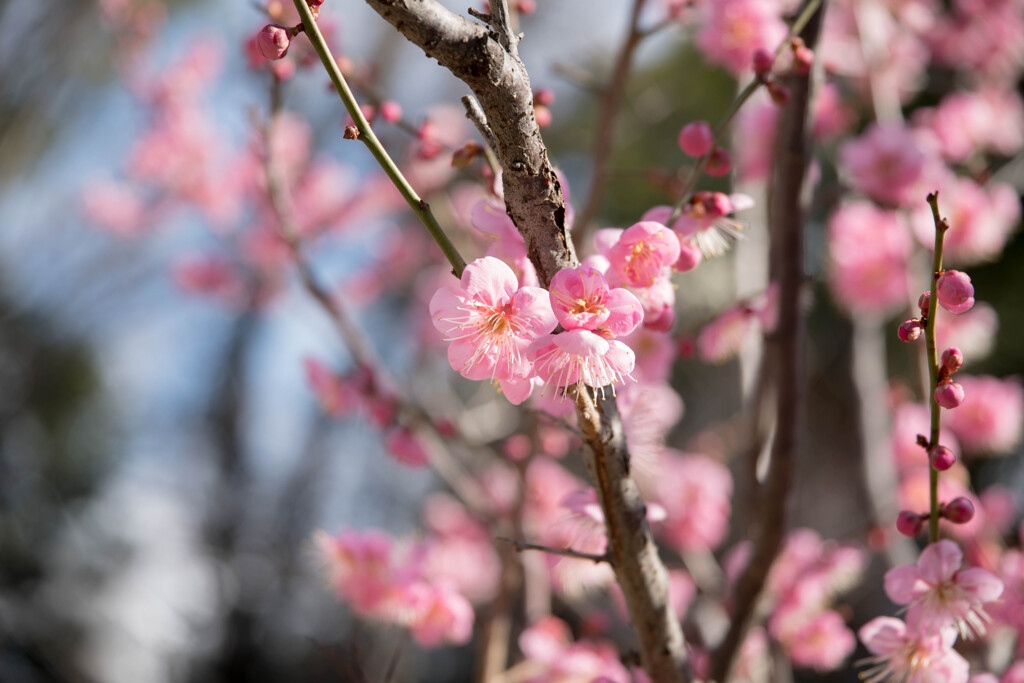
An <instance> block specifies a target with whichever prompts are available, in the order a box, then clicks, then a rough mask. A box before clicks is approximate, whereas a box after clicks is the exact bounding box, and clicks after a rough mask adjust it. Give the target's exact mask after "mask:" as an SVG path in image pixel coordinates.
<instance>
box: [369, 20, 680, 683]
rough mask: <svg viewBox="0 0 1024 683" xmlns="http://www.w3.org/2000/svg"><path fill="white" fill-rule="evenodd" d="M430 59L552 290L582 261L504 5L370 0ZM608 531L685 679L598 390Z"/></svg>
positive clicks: (651, 646) (613, 425)
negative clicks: (482, 12) (488, 148)
mask: <svg viewBox="0 0 1024 683" xmlns="http://www.w3.org/2000/svg"><path fill="white" fill-rule="evenodd" d="M366 2H367V4H369V5H370V6H371V7H372V8H373V9H374V10H376V11H377V13H378V14H380V15H381V16H382V17H384V18H385V19H386V20H387V21H388V22H390V23H391V24H392V25H394V27H395V28H396V29H398V30H399V31H400V32H401V33H402V34H403V35H404V36H405V37H406V38H408V39H409V40H410V41H411V42H413V43H415V44H416V45H418V46H419V47H421V48H422V49H423V51H424V52H426V54H427V55H428V56H429V57H432V58H434V59H436V60H437V61H438V62H439V63H440V64H441V65H442V66H445V67H447V68H448V69H449V70H450V71H451V72H452V73H453V74H455V76H457V77H458V78H460V79H461V80H462V81H464V82H465V83H466V84H467V85H468V86H469V87H470V89H471V90H472V91H473V93H474V94H475V95H476V97H477V99H478V100H479V101H480V106H481V108H482V109H483V111H484V115H485V116H486V119H487V121H488V124H489V127H490V129H491V131H492V133H493V135H494V141H495V153H496V154H497V156H498V160H499V162H500V163H501V167H502V182H503V186H504V191H505V206H506V210H507V211H508V214H509V216H510V217H511V218H512V220H513V222H514V223H515V224H516V227H517V228H518V229H519V232H520V233H522V235H523V238H524V239H525V240H526V250H527V254H528V255H529V257H530V260H531V261H532V262H533V265H534V267H535V268H536V270H537V275H538V276H539V277H540V279H541V281H542V282H543V283H544V284H545V285H547V284H548V283H550V281H551V278H552V277H553V276H554V274H555V273H557V272H558V271H559V270H561V269H562V268H565V267H572V266H576V265H578V261H577V260H576V254H575V251H574V249H573V245H572V242H571V240H570V239H569V234H568V232H567V230H566V226H565V203H564V200H563V198H562V189H561V187H560V186H559V183H558V178H557V177H556V176H555V173H554V170H553V169H552V168H551V164H550V162H549V161H548V155H547V150H546V148H545V147H544V142H543V140H542V139H541V135H540V129H539V127H538V126H537V121H536V118H535V117H534V112H533V91H532V89H531V87H530V78H529V75H528V74H527V73H526V68H525V67H524V66H523V63H522V62H521V61H520V59H519V55H518V51H517V47H516V46H517V43H518V38H516V37H515V36H514V35H513V33H512V30H511V27H510V26H509V25H508V8H507V2H506V0H491V6H492V8H493V9H492V12H491V14H490V16H488V17H487V21H488V23H489V24H490V26H485V25H482V24H476V23H474V22H472V21H471V20H469V19H466V18H465V17H461V16H459V15H457V14H455V13H453V12H451V11H449V10H447V9H445V8H444V7H442V6H441V5H439V4H438V3H437V2H436V1H435V0H366ZM576 407H577V414H578V416H579V421H580V425H581V431H582V433H583V436H584V443H585V444H586V449H585V451H586V456H587V466H588V467H589V469H590V471H591V475H592V477H593V479H594V481H595V484H596V487H597V490H598V495H599V498H600V501H601V507H602V508H603V510H604V515H605V524H606V526H607V530H608V556H609V561H610V562H611V563H612V566H613V567H614V569H615V574H616V577H617V579H618V582H619V585H620V586H621V588H622V592H623V595H624V597H625V599H626V605H627V606H628V607H629V611H630V614H631V616H632V618H633V625H634V628H635V629H636V633H637V640H638V646H639V649H640V655H641V658H642V660H643V663H644V668H645V669H646V670H647V672H648V674H649V675H650V677H651V679H652V680H653V681H656V682H658V683H662V682H663V681H664V682H674V681H684V680H687V678H688V676H687V674H686V671H685V670H686V647H685V642H684V641H683V635H682V630H681V628H680V625H679V620H678V619H677V618H676V615H675V614H674V612H673V610H672V608H671V606H670V605H669V602H668V579H667V572H666V571H665V567H664V565H663V564H662V563H661V560H660V558H659V557H658V552H657V548H656V546H655V544H654V539H653V538H652V537H651V532H650V528H649V527H648V525H647V518H646V508H645V506H644V502H643V500H642V498H641V497H640V493H639V490H638V489H637V485H636V481H635V480H634V479H633V478H632V475H631V473H630V463H629V453H628V451H627V449H626V443H625V436H624V434H623V431H622V421H621V419H620V417H619V414H618V409H617V407H616V405H615V399H614V398H608V399H602V400H600V401H599V400H597V399H595V397H594V396H593V394H592V392H589V391H588V392H581V393H580V395H579V396H578V397H577V399H576Z"/></svg>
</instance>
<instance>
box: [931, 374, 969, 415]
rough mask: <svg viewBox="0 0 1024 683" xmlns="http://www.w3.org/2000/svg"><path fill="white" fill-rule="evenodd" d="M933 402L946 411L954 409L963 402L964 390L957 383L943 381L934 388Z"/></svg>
mask: <svg viewBox="0 0 1024 683" xmlns="http://www.w3.org/2000/svg"><path fill="white" fill-rule="evenodd" d="M935 402H936V403H938V404H939V405H940V406H942V407H943V408H946V409H952V408H956V407H957V406H958V405H960V404H961V403H963V402H964V388H963V387H962V386H960V383H959V382H954V381H952V380H949V379H946V380H943V381H941V382H939V385H938V386H937V387H935Z"/></svg>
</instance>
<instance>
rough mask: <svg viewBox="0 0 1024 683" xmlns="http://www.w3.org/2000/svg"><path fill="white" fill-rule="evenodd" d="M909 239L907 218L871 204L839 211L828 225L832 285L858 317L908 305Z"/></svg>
mask: <svg viewBox="0 0 1024 683" xmlns="http://www.w3.org/2000/svg"><path fill="white" fill-rule="evenodd" d="M910 251H911V239H910V234H909V232H908V230H907V228H906V225H905V223H904V221H903V219H902V217H901V216H900V215H899V214H897V213H895V212H892V211H886V210H884V209H879V208H877V207H875V206H873V205H872V204H870V203H868V202H863V201H853V202H850V203H848V204H844V205H843V206H841V207H839V209H837V210H836V212H835V213H833V214H832V217H831V218H830V219H829V255H830V257H831V273H830V277H829V283H830V284H831V286H832V292H833V294H834V295H835V297H836V299H837V300H838V301H839V303H841V304H842V305H843V306H844V307H846V308H848V309H850V310H851V311H854V312H862V313H881V314H886V313H889V312H891V311H893V310H895V309H897V308H899V307H901V306H905V305H906V301H907V287H908V277H909V276H908V272H907V260H908V259H909V257H910Z"/></svg>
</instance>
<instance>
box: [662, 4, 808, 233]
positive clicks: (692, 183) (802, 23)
mask: <svg viewBox="0 0 1024 683" xmlns="http://www.w3.org/2000/svg"><path fill="white" fill-rule="evenodd" d="M821 2H822V0H811V1H810V2H808V3H807V4H805V5H804V6H803V9H802V10H801V11H800V14H799V16H797V18H796V19H795V20H794V21H793V25H792V26H790V28H789V34H788V35H787V36H786V39H785V40H783V41H782V42H781V43H779V46H778V47H777V48H775V56H776V57H778V56H779V55H781V54H782V52H783V50H785V49H786V46H788V45H789V43H790V41H791V40H793V38H795V37H797V36H798V35H800V32H801V31H803V30H804V27H806V26H807V22H809V21H810V20H811V17H812V16H814V13H815V12H816V11H818V7H819V6H820V5H821ZM762 85H764V82H763V81H762V80H761V79H758V78H755V79H754V80H752V81H751V82H750V83H747V85H746V86H745V87H744V88H743V90H741V91H740V94H739V95H737V96H736V99H735V100H733V103H732V106H731V107H730V108H729V113H727V114H726V115H725V118H723V119H722V120H721V121H720V122H719V123H718V125H717V126H715V133H714V142H713V143H712V145H711V149H709V150H708V151H707V153H706V154H704V156H702V157H700V158H699V159H697V163H696V164H694V165H693V170H691V171H690V175H689V176H687V178H686V185H684V186H683V192H682V194H681V195H680V196H679V201H678V202H676V204H675V206H674V207H672V214H671V215H670V216H669V217H668V220H667V221H666V223H667V224H668V225H669V226H671V225H672V224H673V223H675V222H676V219H677V218H679V216H681V215H682V214H683V207H685V206H686V202H687V201H688V200H689V199H690V195H692V194H693V191H694V189H696V187H697V181H698V180H700V176H701V174H702V173H703V172H704V167H705V166H707V165H708V160H709V159H711V154H712V153H713V152H714V150H715V148H716V147H718V146H719V145H720V143H721V140H722V137H723V136H724V135H725V131H726V130H727V129H728V128H729V124H731V123H732V120H733V118H735V117H736V114H738V113H739V111H740V109H741V108H742V107H743V105H744V104H746V102H747V100H749V99H750V98H751V97H752V96H753V95H754V93H755V92H757V89H758V88H759V87H761V86H762Z"/></svg>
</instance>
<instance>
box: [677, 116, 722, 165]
mask: <svg viewBox="0 0 1024 683" xmlns="http://www.w3.org/2000/svg"><path fill="white" fill-rule="evenodd" d="M714 142H715V132H714V130H712V128H711V124H709V123H708V122H707V121H694V122H692V123H688V124H686V125H685V126H683V129H682V130H681V131H679V149H681V150H683V153H684V154H686V155H688V156H691V157H702V156H704V155H705V154H707V153H708V152H710V151H711V145H713V144H714Z"/></svg>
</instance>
